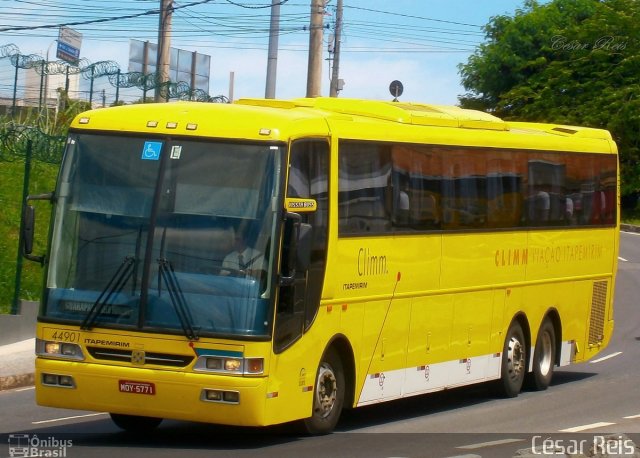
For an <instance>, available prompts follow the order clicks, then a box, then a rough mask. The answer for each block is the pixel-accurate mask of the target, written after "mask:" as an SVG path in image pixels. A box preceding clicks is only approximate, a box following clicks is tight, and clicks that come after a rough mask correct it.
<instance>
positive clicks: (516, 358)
mask: <svg viewBox="0 0 640 458" xmlns="http://www.w3.org/2000/svg"><path fill="white" fill-rule="evenodd" d="M526 356H527V350H526V342H525V340H524V333H523V332H522V326H520V323H518V322H514V323H512V324H511V326H510V327H509V331H508V332H507V337H506V338H505V340H504V347H503V349H502V370H501V377H500V380H499V384H498V391H499V393H500V394H501V395H503V396H505V397H507V398H515V397H516V396H518V394H519V393H520V390H521V389H522V383H523V382H524V376H525V373H526V370H527V366H526V361H527V358H526Z"/></svg>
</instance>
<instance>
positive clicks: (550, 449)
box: [530, 435, 637, 457]
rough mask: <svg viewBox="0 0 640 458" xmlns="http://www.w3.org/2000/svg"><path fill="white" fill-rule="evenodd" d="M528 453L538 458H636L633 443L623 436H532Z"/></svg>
mask: <svg viewBox="0 0 640 458" xmlns="http://www.w3.org/2000/svg"><path fill="white" fill-rule="evenodd" d="M530 453H531V454H532V455H540V456H545V455H546V456H551V455H560V456H583V457H584V456H629V457H635V456H637V455H636V445H635V443H634V442H633V441H632V440H631V439H629V438H628V437H627V436H625V435H606V436H598V435H596V436H593V437H590V438H585V439H582V438H580V439H568V438H557V437H544V436H533V437H532V438H531V450H530Z"/></svg>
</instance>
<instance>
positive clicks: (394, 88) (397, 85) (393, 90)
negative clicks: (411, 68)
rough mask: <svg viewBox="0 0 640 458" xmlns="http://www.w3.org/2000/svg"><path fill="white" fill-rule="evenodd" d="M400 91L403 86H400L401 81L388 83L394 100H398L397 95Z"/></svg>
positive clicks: (399, 94)
mask: <svg viewBox="0 0 640 458" xmlns="http://www.w3.org/2000/svg"><path fill="white" fill-rule="evenodd" d="M402 91H404V87H403V86H402V83H401V82H400V81H398V80H393V81H391V84H390V85H389V92H391V95H392V96H393V101H394V102H397V101H398V97H400V96H401V95H402Z"/></svg>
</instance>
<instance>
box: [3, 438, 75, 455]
mask: <svg viewBox="0 0 640 458" xmlns="http://www.w3.org/2000/svg"><path fill="white" fill-rule="evenodd" d="M71 447H73V441H72V440H71V439H58V438H55V437H53V436H48V437H38V436H37V435H36V434H9V456H10V457H11V458H17V457H54V458H65V457H67V456H68V455H67V450H68V449H70V448H71Z"/></svg>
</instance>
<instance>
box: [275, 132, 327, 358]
mask: <svg viewBox="0 0 640 458" xmlns="http://www.w3.org/2000/svg"><path fill="white" fill-rule="evenodd" d="M289 161H290V162H289V163H290V166H289V179H288V186H287V197H288V198H306V199H314V200H315V201H316V203H317V208H316V210H315V211H313V212H300V218H301V222H302V223H303V225H306V226H307V228H308V230H309V231H310V233H309V234H308V235H307V236H308V237H309V238H310V245H311V254H310V260H309V263H308V267H307V268H306V269H304V270H301V269H296V272H295V278H294V280H293V282H292V283H291V284H290V285H284V286H281V288H280V299H279V301H278V306H277V311H276V313H277V315H276V328H275V338H274V351H275V352H276V353H280V352H282V351H284V350H285V349H286V348H288V347H289V346H290V345H291V344H293V343H294V342H295V341H297V340H298V339H299V338H300V337H301V336H302V334H303V333H304V332H305V331H306V330H308V329H309V327H310V326H311V324H312V323H313V320H314V319H315V317H316V314H317V312H318V308H319V305H320V296H321V294H322V285H323V283H324V274H325V267H326V259H327V238H328V228H329V220H328V216H329V212H328V209H329V188H328V175H329V143H328V142H327V140H298V141H296V142H294V143H293V144H292V146H291V154H290V159H289ZM286 237H287V234H285V238H286Z"/></svg>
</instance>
